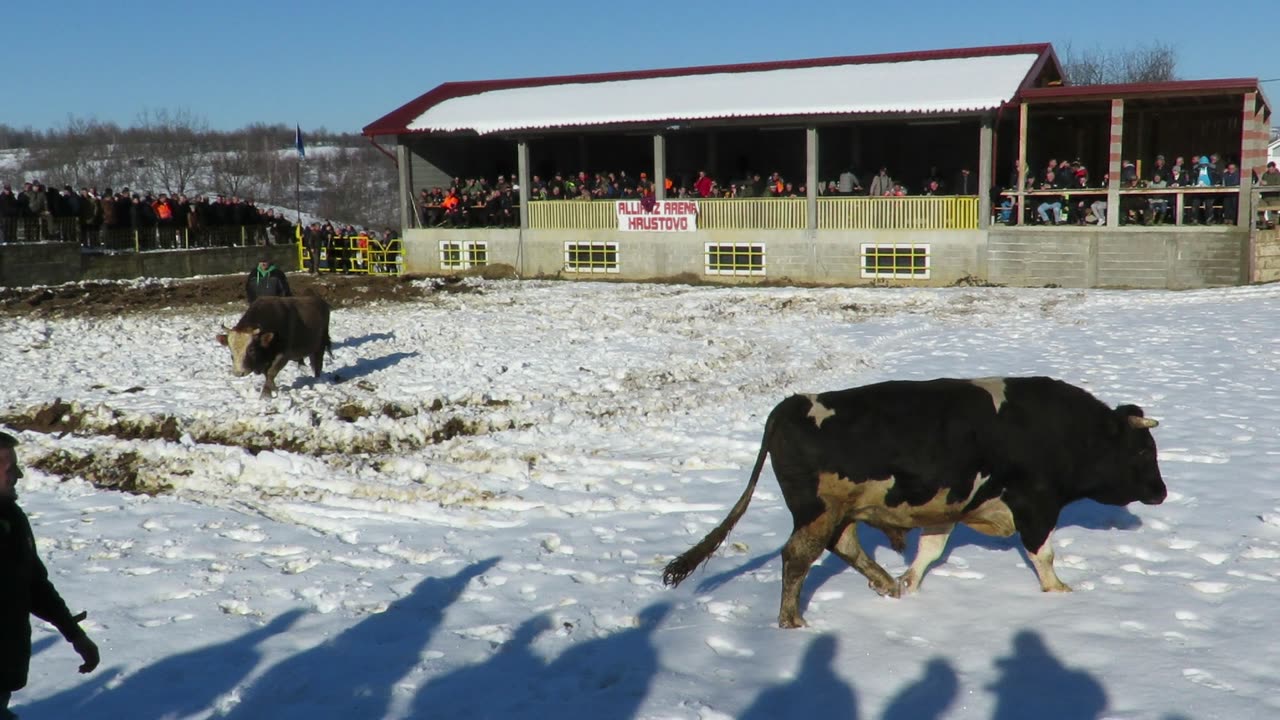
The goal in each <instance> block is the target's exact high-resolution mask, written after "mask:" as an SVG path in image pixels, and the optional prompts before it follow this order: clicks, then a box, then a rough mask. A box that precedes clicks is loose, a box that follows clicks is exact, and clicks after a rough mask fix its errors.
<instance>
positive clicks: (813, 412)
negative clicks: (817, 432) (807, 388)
mask: <svg viewBox="0 0 1280 720" xmlns="http://www.w3.org/2000/svg"><path fill="white" fill-rule="evenodd" d="M805 397H807V398H809V417H811V418H813V424H814V425H815V426H816V427H818V428H821V427H822V421H823V420H826V419H827V418H829V417H831V416H833V415H835V414H836V411H835V410H832V409H831V408H829V407H827V406H826V405H823V404H822V403H820V402H818V396H817V395H805Z"/></svg>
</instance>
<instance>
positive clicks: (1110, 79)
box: [1058, 43, 1178, 85]
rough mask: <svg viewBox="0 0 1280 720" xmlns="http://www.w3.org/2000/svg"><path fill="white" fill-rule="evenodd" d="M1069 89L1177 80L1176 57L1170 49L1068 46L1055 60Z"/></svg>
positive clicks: (1158, 46) (1156, 46) (1156, 47)
mask: <svg viewBox="0 0 1280 720" xmlns="http://www.w3.org/2000/svg"><path fill="white" fill-rule="evenodd" d="M1058 60H1059V62H1060V63H1061V64H1062V71H1063V73H1064V74H1065V75H1066V79H1067V83H1068V84H1070V85H1109V84H1112V83H1146V82H1164V81H1167V80H1177V79H1178V75H1177V65H1178V53H1177V51H1176V50H1174V48H1173V46H1171V45H1166V44H1163V43H1156V44H1153V45H1149V46H1141V47H1126V48H1120V49H1113V50H1107V49H1104V48H1101V47H1094V48H1093V49H1092V50H1077V49H1076V48H1075V47H1073V46H1072V45H1071V44H1070V43H1068V44H1067V45H1066V46H1064V47H1063V49H1062V52H1061V53H1060V54H1059V56H1058Z"/></svg>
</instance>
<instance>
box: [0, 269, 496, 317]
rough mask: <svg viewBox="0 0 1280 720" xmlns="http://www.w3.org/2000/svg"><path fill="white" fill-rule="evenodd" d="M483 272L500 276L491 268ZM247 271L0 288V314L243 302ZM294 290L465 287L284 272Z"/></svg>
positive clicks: (340, 300)
mask: <svg viewBox="0 0 1280 720" xmlns="http://www.w3.org/2000/svg"><path fill="white" fill-rule="evenodd" d="M487 276H497V277H501V276H503V273H501V271H500V270H496V269H495V270H492V271H490V272H489V273H486V277H487ZM247 277H248V273H244V274H236V275H219V276H215V277H202V278H192V279H166V280H138V281H134V282H112V281H95V282H82V283H68V284H66V285H58V286H55V287H39V288H31V287H27V288H9V287H6V288H0V317H18V316H21V317H47V318H56V317H75V316H99V315H127V314H132V313H140V312H159V311H165V310H166V309H168V310H182V309H189V308H192V307H198V306H211V305H227V304H237V303H240V304H243V303H244V301H245V294H244V291H245V280H246V279H247ZM289 286H290V288H291V289H292V290H293V292H294V294H295V295H297V294H302V293H305V292H307V291H308V290H311V289H314V290H315V291H316V292H318V293H319V294H320V295H321V297H324V298H325V299H326V300H328V301H329V304H330V305H332V306H333V307H352V306H358V305H363V304H366V303H371V302H398V301H412V300H420V299H422V298H425V297H427V296H429V295H432V294H435V293H440V292H471V291H472V290H473V286H471V285H468V284H466V283H463V282H462V281H461V278H459V277H445V278H426V277H422V276H409V275H405V276H398V277H393V276H378V275H330V274H320V275H310V274H307V273H290V274H289Z"/></svg>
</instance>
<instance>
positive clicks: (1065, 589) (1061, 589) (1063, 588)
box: [1040, 582, 1073, 593]
mask: <svg viewBox="0 0 1280 720" xmlns="http://www.w3.org/2000/svg"><path fill="white" fill-rule="evenodd" d="M1040 590H1041V592H1058V593H1069V592H1073V591H1072V589H1071V586H1070V585H1068V584H1066V583H1064V582H1060V583H1058V584H1057V585H1050V586H1048V587H1045V586H1043V585H1042V586H1040Z"/></svg>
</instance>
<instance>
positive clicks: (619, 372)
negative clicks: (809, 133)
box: [0, 281, 1280, 720]
mask: <svg viewBox="0 0 1280 720" xmlns="http://www.w3.org/2000/svg"><path fill="white" fill-rule="evenodd" d="M468 282H473V281H468ZM474 282H475V283H476V285H477V288H478V292H475V293H471V294H451V295H436V296H433V297H432V299H431V300H429V301H424V302H421V303H417V304H412V305H372V306H365V307H361V308H355V309H340V310H338V311H335V313H334V316H333V336H334V339H335V341H336V347H335V351H334V357H333V358H332V359H331V360H330V361H328V362H329V366H330V368H331V369H332V370H333V371H334V372H335V373H336V374H337V375H338V376H339V377H340V378H341V381H340V382H332V378H331V377H327V378H326V379H325V380H324V381H322V382H319V383H315V382H313V381H312V379H311V378H310V376H309V375H304V374H303V373H302V372H301V371H300V370H299V369H298V366H296V365H294V366H290V367H289V368H288V369H286V370H285V371H283V372H282V373H281V375H280V378H279V382H280V385H281V387H282V391H281V393H280V394H279V396H278V397H276V398H274V399H270V400H260V399H259V398H258V391H259V388H260V387H261V382H262V379H261V377H259V376H254V377H251V378H234V377H232V376H231V373H230V371H229V366H230V362H229V359H228V356H227V352H226V350H225V349H223V348H221V347H218V346H217V345H216V344H215V343H214V342H213V335H214V334H215V332H216V330H217V327H218V325H219V323H223V322H226V323H230V322H233V321H234V320H235V319H236V312H235V311H234V310H230V311H205V312H186V311H184V312H177V311H165V312H160V313H156V314H153V315H148V316H128V317H116V318H112V319H109V320H105V321H102V320H98V321H91V320H88V319H67V320H9V319H5V320H0V337H2V338H3V343H0V366H3V367H4V368H5V373H6V382H5V384H4V390H3V395H2V396H0V398H2V399H3V402H0V411H3V412H5V413H6V414H11V413H15V412H21V411H24V410H27V409H31V408H35V407H38V406H43V405H46V404H48V403H50V402H52V401H53V400H54V399H55V398H61V399H63V400H64V401H74V403H75V406H74V407H73V408H72V410H71V413H72V414H74V416H75V417H76V418H77V419H78V420H79V422H80V427H79V429H78V430H76V431H75V432H74V433H71V434H67V435H65V436H63V437H56V436H53V435H43V434H39V433H34V432H25V433H22V434H21V440H22V441H23V445H22V447H21V448H20V449H19V451H20V453H21V456H22V458H23V460H24V461H26V463H27V465H28V474H27V477H26V478H25V479H24V480H23V481H22V484H21V485H20V488H19V489H20V492H21V502H22V504H23V506H24V507H25V508H26V509H27V511H28V512H29V513H30V514H31V516H32V520H33V524H34V525H35V529H36V533H37V535H38V537H39V541H40V549H41V552H42V553H43V556H44V558H45V561H46V564H47V565H49V567H50V570H51V572H52V573H53V575H54V577H55V582H56V583H57V585H58V586H59V588H60V590H61V591H62V594H63V596H64V597H65V598H67V600H68V603H69V605H70V606H71V607H72V609H73V610H74V611H78V610H80V609H86V610H88V611H89V619H88V621H87V623H86V627H87V628H88V629H89V631H90V634H91V636H92V637H94V638H95V639H96V640H97V641H98V643H99V644H100V645H101V647H102V655H103V663H102V667H101V668H100V669H99V670H98V671H97V672H95V673H94V674H92V675H89V676H79V675H77V674H76V673H75V667H76V665H77V664H78V660H77V659H76V658H75V656H74V653H73V652H72V651H71V649H70V647H69V646H68V645H66V644H65V643H63V642H62V641H61V639H60V638H57V636H56V633H54V632H53V631H52V630H51V629H49V628H47V627H44V626H41V627H39V628H38V629H37V631H36V636H37V637H36V647H37V655H36V657H35V658H33V661H32V676H31V683H30V685H29V687H28V688H27V689H26V690H23V691H21V692H19V693H17V694H16V695H15V698H14V706H15V709H16V710H17V711H18V712H19V714H20V715H21V716H22V717H23V718H24V720H37V719H42V718H77V719H92V718H210V717H215V718H222V717H231V718H238V719H239V718H307V719H310V720H315V719H323V718H342V719H343V720H348V719H361V720H363V719H366V718H383V717H387V718H458V717H489V718H561V719H576V718H584V719H587V718H684V719H692V718H699V719H701V720H720V719H725V718H784V717H829V718H881V719H884V720H908V719H912V720H915V719H931V718H957V719H959V718H966V719H967V718H984V719H985V718H996V719H998V720H1010V719H1012V718H1038V719H1045V718H1048V719H1050V720H1052V719H1067V718H1071V719H1074V718H1155V719H1158V720H1182V719H1187V720H1190V719H1193V718H1194V719H1197V720H1198V719H1201V718H1232V719H1240V718H1265V717H1272V716H1274V715H1275V714H1277V713H1280V690H1278V688H1280V681H1278V680H1277V679H1276V675H1275V673H1276V668H1277V667H1280V649H1278V648H1280V643H1278V642H1277V631H1276V629H1275V613H1276V610H1277V607H1280V604H1278V603H1277V600H1280V587H1277V583H1278V582H1280V562H1278V561H1280V484H1278V483H1277V482H1276V479H1275V472H1274V469H1275V467H1276V464H1277V462H1278V461H1280V433H1278V432H1277V430H1278V429H1280V428H1278V425H1280V380H1278V379H1277V374H1278V372H1280V322H1277V320H1276V308H1277V305H1278V304H1280V287H1276V286H1262V287H1251V288H1237V289H1224V290H1207V291H1196V292H1179V293H1173V292H1092V291H1091V292H1083V291H1074V290H1060V289H1047V290H1015V289H1005V288H966V289H946V290H904V289H789V288H744V289H731V288H698V287H685V286H664V285H647V284H596V283H553V282H480V281H474ZM1001 374H1010V375H1018V374H1046V375H1053V376H1056V377H1060V378H1062V379H1065V380H1068V381H1070V382H1074V383H1077V384H1079V385H1082V386H1084V387H1086V388H1088V389H1089V390H1091V391H1092V392H1094V393H1095V394H1096V395H1097V396H1099V397H1100V398H1101V399H1103V400H1104V401H1106V402H1107V403H1108V404H1112V405H1115V404H1119V403H1122V402H1134V403H1138V404H1140V405H1142V406H1144V407H1145V408H1146V410H1147V412H1148V414H1149V415H1151V416H1154V417H1156V418H1159V420H1160V422H1161V424H1160V427H1159V428H1157V429H1156V430H1154V431H1153V433H1154V435H1155V437H1156V441H1157V443H1158V444H1159V446H1160V461H1161V467H1162V470H1163V472H1164V476H1165V481H1166V483H1167V484H1168V487H1169V490H1170V494H1169V499H1168V500H1167V501H1166V502H1165V503H1164V504H1163V505H1160V506H1155V507H1148V506H1141V505H1134V506H1131V507H1129V508H1110V507H1103V506H1100V505H1095V504H1078V505H1074V506H1071V507H1069V508H1068V509H1067V511H1066V512H1065V513H1064V515H1063V518H1062V521H1061V523H1060V528H1059V530H1058V531H1057V533H1055V536H1054V538H1055V543H1056V546H1057V550H1058V560H1057V564H1058V571H1059V575H1060V576H1061V577H1062V579H1063V580H1064V581H1066V582H1067V583H1068V584H1071V585H1073V586H1074V587H1075V589H1076V592H1074V593H1071V594H1062V595H1058V594H1042V593H1041V592H1040V591H1039V588H1038V584H1037V582H1036V579H1035V574H1034V572H1033V571H1032V570H1031V568H1030V566H1029V565H1028V563H1027V561H1026V558H1025V556H1024V554H1023V553H1022V551H1021V550H1020V546H1019V544H1018V543H1017V542H1016V541H1015V540H1004V539H995V538H989V537H985V536H982V535H979V534H977V533H974V532H971V531H967V530H964V529H960V530H958V531H957V533H956V535H955V536H953V539H952V544H951V547H950V549H949V552H948V553H947V554H946V555H945V556H944V558H943V561H942V562H940V563H939V565H938V566H936V567H935V568H934V570H933V571H932V572H931V573H930V575H929V576H928V577H927V578H926V580H925V583H924V585H923V588H922V590H921V592H920V593H919V594H918V595H914V596H911V597H908V598H904V599H901V600H891V599H885V598H881V597H879V596H877V595H876V594H875V593H874V592H873V591H871V590H870V589H868V587H867V584H866V582H865V580H864V579H863V578H862V577H861V576H860V575H858V574H857V573H855V572H854V571H852V570H851V569H847V568H846V567H845V566H844V563H843V562H842V561H839V560H838V559H836V558H832V557H824V558H823V559H822V560H820V561H819V564H818V565H817V566H816V567H815V568H814V571H813V572H812V573H811V574H810V576H809V581H808V583H807V585H806V587H805V590H804V594H803V596H802V597H803V599H804V600H805V602H806V603H807V605H806V606H805V608H804V610H805V618H806V619H807V620H808V621H809V623H810V627H809V628H807V629H803V630H781V629H779V628H778V627H777V626H776V618H777V611H778V597H779V592H780V568H781V563H780V560H779V558H778V553H777V551H778V549H779V547H780V546H781V543H782V542H783V540H785V538H786V536H787V534H788V533H789V531H790V516H789V514H788V513H787V511H786V509H785V508H784V507H783V506H782V503H781V497H780V495H779V494H778V491H777V486H776V484H775V483H774V482H773V479H772V472H771V471H769V470H766V475H767V477H766V478H765V479H764V480H762V482H761V485H760V488H759V489H758V490H757V493H756V497H755V501H754V502H753V504H752V506H751V508H750V510H749V511H748V512H747V515H746V516H745V517H744V518H743V520H742V522H740V523H739V524H738V526H737V529H736V530H735V531H734V533H733V535H731V536H730V538H729V542H727V543H726V544H725V546H724V548H722V550H721V551H720V553H719V554H718V555H717V556H716V557H714V558H713V559H712V560H711V561H710V562H709V563H708V565H707V567H706V568H705V569H704V570H701V571H699V572H698V573H697V574H695V575H694V576H692V577H691V578H690V579H689V580H687V581H686V582H685V584H684V585H682V586H681V587H679V588H677V589H674V590H672V589H667V588H664V587H663V586H662V584H661V579H660V576H661V571H662V567H663V565H664V563H665V562H666V561H667V560H669V559H670V558H671V557H672V556H673V555H675V554H677V553H680V552H683V551H684V550H686V549H687V548H688V547H689V546H691V545H692V544H693V543H694V542H696V541H697V540H698V539H700V538H701V537H702V536H703V534H704V533H705V532H706V531H707V530H708V529H710V527H712V526H713V525H714V524H715V523H717V522H719V520H720V519H721V518H722V517H723V516H724V513H725V512H726V510H727V509H728V507H729V506H730V505H731V504H732V503H733V501H734V500H735V499H736V498H737V496H738V494H739V493H740V492H741V490H742V488H743V486H744V484H745V482H746V479H747V473H748V471H749V469H750V465H751V463H752V461H753V460H754V457H755V453H756V451H757V449H758V443H759V439H760V432H761V430H762V428H763V421H764V417H765V415H766V414H767V413H768V411H769V410H770V409H771V408H772V407H773V405H774V404H775V403H777V402H778V401H779V400H781V399H782V398H783V397H785V396H786V395H788V394H790V393H792V392H808V391H821V390H830V389H837V388H842V387H848V386H852V385H858V384H864V383H868V382H874V381H878V380H885V379H892V378H903V379H907V378H929V377H936V376H957V377H965V376H988V375H1001ZM166 423H167V428H168V430H167V432H166V433H165V434H167V435H168V436H169V437H171V438H173V439H172V440H164V439H120V438H117V437H113V436H111V435H109V434H107V432H108V431H109V430H110V429H111V428H113V427H114V428H116V431H118V432H120V433H121V434H124V435H129V436H132V437H135V438H136V437H138V436H140V435H144V436H145V435H148V434H155V433H148V432H146V430H147V428H155V427H166V425H165V424H166ZM122 428H128V430H127V431H126V430H124V429H122ZM272 447H275V448H285V449H277V450H270V449H262V448H272ZM245 448H251V449H252V450H253V451H257V450H261V451H257V452H256V454H255V452H253V451H251V450H246V449H245ZM34 465H41V466H45V467H50V468H53V467H62V468H68V470H67V471H66V472H67V473H68V474H74V473H77V472H78V473H80V474H82V475H85V474H88V475H95V474H101V473H107V472H109V471H114V472H116V473H119V472H121V471H122V470H121V469H122V468H123V469H124V470H126V471H128V472H129V473H136V476H137V481H138V482H139V483H140V484H142V485H149V486H156V485H168V486H170V487H172V492H170V493H167V494H162V495H159V496H157V497H148V496H145V495H127V494H122V493H117V492H110V491H103V490H97V489H94V487H92V486H91V485H89V484H88V483H86V482H84V481H82V480H79V479H76V478H73V477H62V476H58V475H55V474H51V473H49V472H44V471H40V470H37V469H33V468H32V466H34ZM864 543H865V544H866V545H867V546H868V547H871V548H874V552H875V556H876V558H877V560H878V561H879V562H880V563H881V564H883V565H885V566H886V567H887V568H888V569H889V570H890V572H893V573H895V574H896V573H898V572H901V571H902V570H903V569H905V566H906V562H905V560H904V559H903V557H901V556H899V555H897V554H896V553H894V552H893V551H892V550H890V549H889V548H888V547H887V543H886V542H885V540H884V538H883V537H882V536H880V535H879V533H877V532H876V531H871V530H869V531H867V532H866V533H864ZM909 552H910V551H909Z"/></svg>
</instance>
